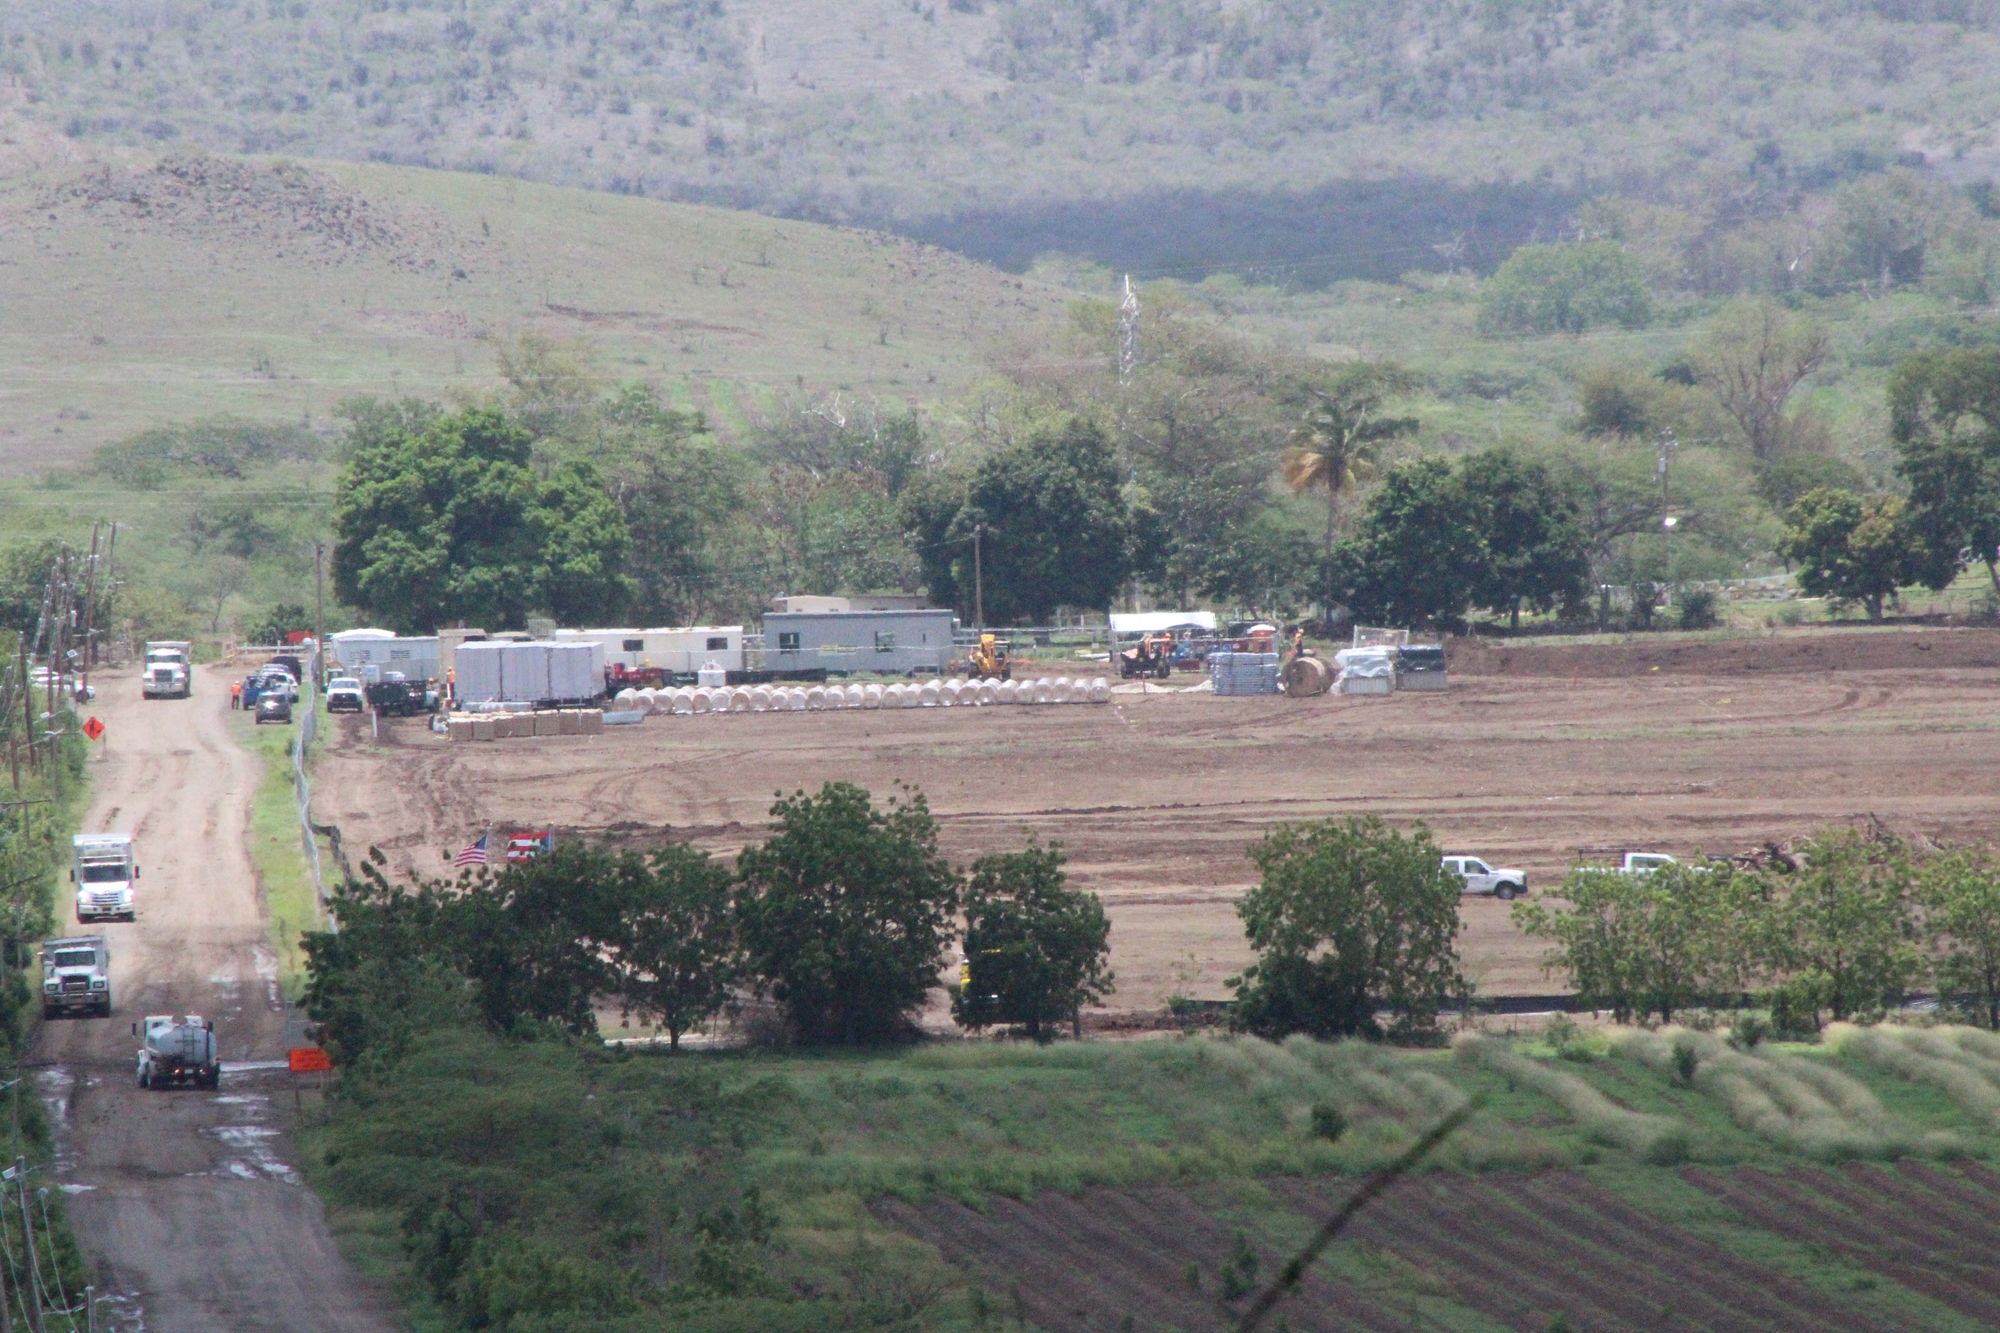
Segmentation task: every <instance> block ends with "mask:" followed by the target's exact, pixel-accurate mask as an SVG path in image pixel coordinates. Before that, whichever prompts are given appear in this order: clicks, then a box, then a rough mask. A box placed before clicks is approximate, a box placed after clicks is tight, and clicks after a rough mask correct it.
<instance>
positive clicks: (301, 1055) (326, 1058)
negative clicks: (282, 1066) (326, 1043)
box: [285, 1046, 333, 1074]
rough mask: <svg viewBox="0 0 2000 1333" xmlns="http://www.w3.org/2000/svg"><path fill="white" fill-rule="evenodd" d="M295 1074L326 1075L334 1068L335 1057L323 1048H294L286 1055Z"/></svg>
mask: <svg viewBox="0 0 2000 1333" xmlns="http://www.w3.org/2000/svg"><path fill="white" fill-rule="evenodd" d="M285 1059H286V1062H287V1063H289V1064H290V1065H291V1067H292V1072H293V1073H294V1074H324V1073H325V1072H326V1071H327V1070H329V1069H331V1068H333V1057H332V1056H330V1055H328V1054H327V1053H326V1048H325V1047H323V1046H294V1047H292V1049H291V1050H289V1051H287V1052H286V1053H285Z"/></svg>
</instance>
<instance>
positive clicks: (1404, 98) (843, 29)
mask: <svg viewBox="0 0 2000 1333" xmlns="http://www.w3.org/2000/svg"><path fill="white" fill-rule="evenodd" d="M1996 19H2000V4H1996V3H1994V0H1839V2H1837V3H1817V2H1815V0H1762V2H1761V3H1757V4H1739V5H1690V4H1687V3H1684V0H1569V2H1568V3H1504V4H1503V3H1497V2H1488V3H1480V4H1465V3H1462V2H1461V0H1420V2H1418V3H1411V4H1402V5H1387V6H1365V5H1338V6H1320V5H1300V4H1297V3H1295V2H1293V0H1189V2H1188V3H1183V4H1175V5H1139V4H1116V3H1107V2H1106V0H915V2H914V3H912V2H910V0H820V2H818V3H814V4H811V5H800V4H788V3H783V2H782V0H701V2H699V3H697V2H696V0H644V2H643V3H642V2H639V0H621V2H619V3H613V2H612V0H591V2H588V3H579V4H572V5H567V6H563V7H562V8H561V9H560V10H544V9H538V8H536V7H534V6H529V5H521V4H511V3H500V2H499V0H400V2H399V3H398V4H396V5H394V6H387V5H382V4H379V3H373V2H372V0H323V2H321V3H315V4H311V5H306V4H286V3H279V2H278V0H234V2H232V0H225V2H223V3H215V2H213V0H157V3H152V4H148V5H146V6H131V5H128V4H123V3H117V0H81V2H80V3H78V4H74V5H64V6H42V7H39V8H23V7H15V10H14V12H12V13H10V14H8V15H7V16H6V17H4V18H0V39H4V40H0V95H4V94H5V93H6V92H7V91H9V90H12V91H13V92H14V94H15V95H16V96H18V97H20V98H22V99H24V100H25V101H26V102H27V103H29V109H30V111H31V113H32V115H33V116H34V118H35V120H36V122H37V123H38V124H40V125H42V126H44V127H46V128H48V129H50V130H52V131H55V132H58V133H61V134H63V135H66V136H69V137H71V138H74V139H78V140H88V141H102V142H115V143H123V144H141V145H161V144H176V143H178V144H188V145H201V146H203V147H206V148H209V149H212V150H226V151H233V152H275V151H282V152H290V153H298V154H301V155H309V156H315V157H337V158H347V159H354V160H370V159H372V160H384V161H396V162H404V163H414V164H422V165H429V166H438V167H449V168H454V169H470V170H475V171H483V172H494V173H501V174H508V175H515V176H520V177H523V178H528V179H537V180H544V181H550V182H556V183H562V184H574V185H588V186H593V187H596V188H600V189H605V190H611V191H618V192H626V193H638V194H647V195H653V196H657V197H669V198H679V199H695V200H702V201H708V202H716V203H725V204H731V205H736V206H744V207H752V208H756V209H759V210H762V211H766V212H770V213H776V214H782V215H790V216H811V217H821V218H833V219H842V220H854V221H863V222H869V223H885V224H894V225H896V226H898V227H900V228H904V229H906V230H909V231H911V232H912V233H913V234H918V235H923V236H926V237H930V238H933V239H938V240H942V241H945V242H947V243H949V244H952V245H954V246H957V247H960V248H963V249H965V250H967V251H968V252H970V253H975V254H980V255H986V256H994V257H1006V258H1008V259H1010V260H1018V259H1019V257H1020V255H1021V253H1022V252H1026V253H1027V254H1033V253H1035V252H1036V251H1038V250H1049V249H1062V250H1065V251H1068V252H1071V253H1084V254H1089V255H1091V256H1092V257H1095V258H1099V259H1102V260H1104V261H1105V262H1109V263H1115V264H1120V265H1124V266H1129V267H1137V268H1161V267H1186V266H1189V265H1222V266H1225V267H1246V266H1251V265H1255V264H1258V263H1264V264H1269V263H1270V262H1271V261H1274V260H1286V261H1306V260H1310V261H1312V262H1311V264H1310V265H1309V266H1305V267H1303V268H1302V269H1301V270H1300V271H1301V272H1302V273H1303V274H1304V275H1305V277H1306V279H1308V280H1316V279H1318V278H1322V277H1324V278H1333V277H1339V276H1356V275H1362V276H1370V277H1393V276H1395V275H1396V274H1397V273H1400V272H1402V271H1404V270H1406V269H1409V268H1413V267H1425V266H1431V267H1435V266H1441V265H1443V264H1444V262H1445V260H1444V259H1443V258H1441V257H1440V255H1439V254H1437V253H1436V252H1435V251H1434V247H1435V246H1438V245H1446V246H1458V247H1461V249H1460V250H1459V254H1460V255H1461V257H1470V258H1471V259H1473V260H1475V261H1476V260H1482V259H1483V260H1486V261H1487V262H1491V261H1492V259H1493V258H1494V257H1495V255H1496V253H1504V250H1505V247H1506V245H1507V244H1508V243H1510V242H1511V241H1513V240H1518V239H1521V238H1523V237H1525V236H1529V235H1534V234H1536V233H1537V232H1539V233H1540V234H1541V235H1543V236H1547V235H1550V234H1554V233H1556V232H1559V231H1561V230H1562V229H1564V228H1565V227H1566V226H1568V225H1569V224H1570V223H1571V221H1572V214H1573V207H1572V203H1573V197H1574V193H1575V192H1577V191H1583V192H1600V191H1614V192H1619V193H1635V192H1636V193H1642V194H1647V195H1652V196H1657V197H1663V198H1674V197H1679V196H1681V195H1683V194H1684V193H1686V192H1687V191H1689V190H1694V191H1699V192H1700V193H1701V194H1703V195H1704V197H1706V198H1709V199H1724V198H1727V199H1729V200H1730V201H1731V202H1732V205H1733V207H1734V208H1735V209H1736V210H1737V215H1738V219H1739V220H1740V214H1741V213H1742V212H1743V211H1744V210H1745V209H1748V210H1750V211H1752V212H1755V211H1759V210H1762V209H1765V208H1767V207H1768V205H1769V197H1770V192H1769V191H1768V190H1766V191H1763V192H1762V193H1760V191H1759V189H1758V188H1757V187H1759V186H1769V185H1770V184H1771V183H1772V181H1773V179H1774V177H1782V179H1781V180H1780V181H1779V184H1780V186H1781V189H1780V190H1779V191H1778V194H1780V195H1783V194H1785V193H1788V192H1792V191H1796V190H1799V189H1805V190H1815V189H1825V188H1827V187H1829V186H1831V185H1834V184H1837V183H1839V182H1841V181H1843V180H1847V179H1850V178H1852V177H1854V176H1856V175H1861V174H1867V173H1872V172H1875V171H1879V170H1881V169H1882V168H1884V167H1887V166H1890V165H1892V164H1895V163H1897V162H1898V161H1901V162H1904V163H1906V164H1911V163H1920V164H1922V165H1923V166H1924V168H1925V169H1926V170H1929V171H1932V172H1934V173H1936V174H1937V175H1940V176H1942V177H1944V178H1946V179H1948V180H1951V181H1954V182H1957V181H1963V180H1966V179H1969V178H1974V177H1981V176H1990V175H1991V174H1992V171H1993V168H1994V166H1995V163H1996V161H2000V139H1996V136H1995V133H1994V129H1993V127H1994V125H1995V123H1996V120H2000V114H1996V113H2000V88H1996V86H1995V85H1994V84H1993V82H1992V80H1991V79H1989V78H1986V77H1985V73H1986V71H1989V70H1990V69H1992V68H1993V66H1994V64H1995V61H1996V59H1997V58H2000V22H1996ZM1776 167H1782V170H1781V171H1775V170H1774V168H1776ZM1494 185H1499V186H1506V187H1508V189H1507V190H1505V191H1501V192H1499V193H1496V194H1495V195H1494V196H1493V197H1492V198H1490V199H1482V198H1480V197H1479V194H1478V187H1482V186H1494ZM1732 185H1733V186H1740V187H1742V188H1741V189H1732V188H1730V187H1731V186H1732ZM1468 187H1470V188H1471V189H1472V195H1471V196H1470V197H1467V196H1466V195H1465V193H1464V192H1465V191H1466V190H1467V189H1468ZM1746 191H1747V193H1746ZM1466 233H1470V235H1469V236H1467V235H1466ZM1482 247H1483V248H1482Z"/></svg>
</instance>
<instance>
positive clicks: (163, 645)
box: [139, 639, 194, 699]
mask: <svg viewBox="0 0 2000 1333" xmlns="http://www.w3.org/2000/svg"><path fill="white" fill-rule="evenodd" d="M192 693H194V645H193V644H191V643H189V642H187V641H186V640H185V639H155V640H153V641H152V642H151V643H148V644H147V645H146V669H145V675H144V676H143V677H142V678H141V680H140V683H139V694H140V696H141V697H142V698H146V699H185V698H187V697H188V696H189V695H191V694H192Z"/></svg>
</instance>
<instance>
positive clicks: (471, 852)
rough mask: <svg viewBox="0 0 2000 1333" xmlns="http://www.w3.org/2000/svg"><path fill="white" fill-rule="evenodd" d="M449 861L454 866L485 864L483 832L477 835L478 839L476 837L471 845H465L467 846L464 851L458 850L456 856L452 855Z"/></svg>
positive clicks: (484, 838)
mask: <svg viewBox="0 0 2000 1333" xmlns="http://www.w3.org/2000/svg"><path fill="white" fill-rule="evenodd" d="M451 863H452V865H454V866H483V865H485V864H486V835H485V834H484V833H482V834H480V835H479V837H478V839H477V840H476V841H474V842H473V843H472V845H471V846H469V847H467V848H466V849H465V850H464V851H462V852H460V853H459V854H458V855H457V856H454V857H452V858H451Z"/></svg>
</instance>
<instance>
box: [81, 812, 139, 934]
mask: <svg viewBox="0 0 2000 1333" xmlns="http://www.w3.org/2000/svg"><path fill="white" fill-rule="evenodd" d="M70 858H71V859H70V868H69V880H70V883H72V884H74V885H76V919H77V920H78V921H80V922H90V921H107V920H109V921H137V920H138V919H139V899H138V895H137V894H136V893H134V892H133V885H134V884H135V883H136V882H137V881H138V878H139V863H138V861H137V860H135V859H134V857H133V852H132V838H131V835H130V834H125V833H79V834H77V835H76V836H75V837H74V838H71V839H70Z"/></svg>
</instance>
